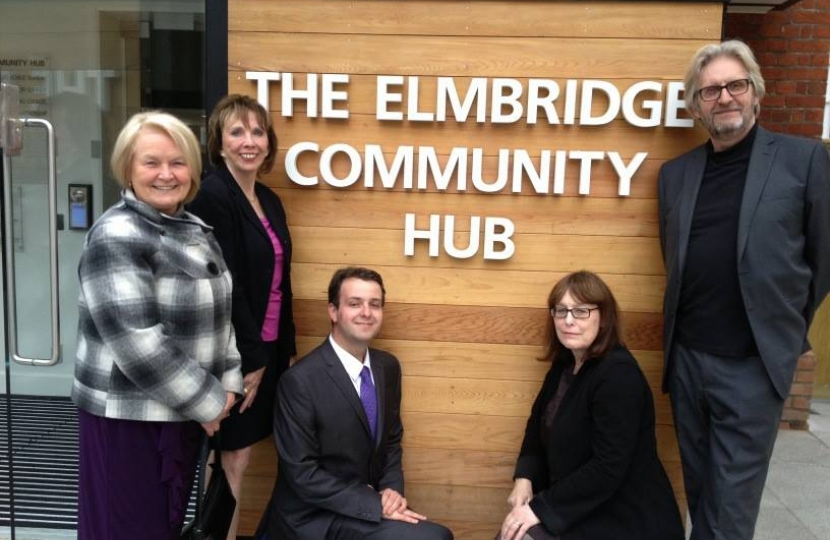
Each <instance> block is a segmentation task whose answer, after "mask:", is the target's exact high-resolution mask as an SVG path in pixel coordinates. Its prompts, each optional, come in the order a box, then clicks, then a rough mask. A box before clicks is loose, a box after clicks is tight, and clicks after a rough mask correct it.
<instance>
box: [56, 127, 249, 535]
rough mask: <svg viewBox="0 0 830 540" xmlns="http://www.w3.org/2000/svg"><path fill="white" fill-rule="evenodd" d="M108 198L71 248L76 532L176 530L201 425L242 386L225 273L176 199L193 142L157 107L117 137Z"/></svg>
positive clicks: (193, 174) (192, 163) (206, 234)
mask: <svg viewBox="0 0 830 540" xmlns="http://www.w3.org/2000/svg"><path fill="white" fill-rule="evenodd" d="M112 168H113V172H114V174H115V176H116V178H117V179H118V180H119V182H120V183H121V184H122V186H123V187H124V191H123V192H122V196H121V200H120V202H118V203H116V204H115V205H114V206H113V207H112V208H110V209H109V210H107V211H106V212H105V213H104V214H103V215H102V216H101V217H100V219H99V220H98V221H97V222H96V223H95V224H94V225H93V227H92V229H91V230H90V231H89V233H88V234H87V238H86V244H85V246H84V251H83V253H82V255H81V261H80V264H79V269H78V274H79V278H80V289H81V293H80V300H79V303H80V315H79V336H78V351H77V359H76V365H75V380H74V383H73V388H72V398H73V400H74V402H75V403H76V404H77V406H78V408H79V425H80V436H79V438H80V471H79V510H78V539H79V540H91V539H95V540H100V539H104V538H106V539H109V540H114V539H148V538H152V539H154V540H176V539H178V538H179V532H180V530H181V527H182V522H183V521H184V510H185V507H186V504H187V498H188V495H189V492H190V487H191V486H192V483H193V476H194V472H195V468H196V461H197V458H198V450H199V442H200V440H201V438H202V434H203V433H205V432H206V433H207V434H208V435H212V434H213V433H214V432H215V431H216V430H217V429H218V428H219V422H220V421H221V420H222V419H223V418H224V417H225V416H227V412H228V410H230V408H231V406H232V405H233V403H234V402H235V401H236V399H237V398H238V397H239V395H240V394H241V393H242V374H241V371H240V357H239V352H238V351H237V349H236V342H235V338H234V332H233V328H232V326H231V277H230V274H229V272H228V270H227V267H226V266H225V263H224V262H223V259H222V253H221V250H220V249H219V246H218V244H217V243H216V240H215V239H214V238H213V235H212V234H211V233H210V227H208V226H207V225H205V224H204V222H202V221H201V220H200V219H199V218H197V217H195V216H193V215H192V214H189V213H188V212H186V211H184V209H183V205H184V203H185V202H188V201H190V200H191V199H192V198H193V197H194V196H195V194H196V191H197V190H198V187H199V177H200V173H201V158H200V153H199V145H198V142H197V141H196V139H195V137H194V135H193V133H192V132H191V131H190V129H189V128H188V127H187V126H186V125H184V124H183V123H182V122H181V121H179V120H178V119H176V118H175V117H173V116H170V115H169V114H165V113H159V112H150V113H140V114H137V115H135V116H134V117H132V118H131V119H130V120H129V122H128V123H127V125H126V126H125V127H124V129H123V130H122V131H121V133H120V134H119V136H118V139H117V141H116V144H115V147H114V150H113V157H112Z"/></svg>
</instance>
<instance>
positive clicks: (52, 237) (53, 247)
mask: <svg viewBox="0 0 830 540" xmlns="http://www.w3.org/2000/svg"><path fill="white" fill-rule="evenodd" d="M20 122H21V123H22V124H23V125H24V126H40V127H44V128H46V137H47V146H48V155H47V161H48V174H49V179H48V183H47V194H48V198H49V282H50V289H51V291H50V298H49V313H50V320H51V323H52V352H51V355H50V356H49V357H48V358H37V357H27V356H23V355H21V354H19V351H18V348H17V346H18V343H17V327H18V321H17V295H16V293H15V264H14V238H13V235H12V234H11V231H12V222H13V216H12V205H11V199H12V197H11V196H12V193H11V191H12V190H11V165H10V161H11V158H9V157H8V155H6V154H4V156H3V177H4V178H5V179H6V182H5V183H4V184H5V185H4V186H3V190H4V193H3V199H4V205H5V214H6V223H5V227H6V232H7V234H6V235H5V236H6V245H5V249H6V264H7V265H8V267H7V268H6V300H7V303H6V305H7V309H8V313H7V316H8V320H9V335H8V336H6V339H7V341H8V345H9V352H10V354H11V357H12V359H13V360H14V361H15V362H17V363H18V364H24V365H28V366H54V365H55V364H57V363H58V361H59V360H60V305H59V300H58V223H57V219H58V179H57V173H56V167H55V129H54V128H53V127H52V124H50V123H49V121H47V120H43V119H41V118H22V119H20Z"/></svg>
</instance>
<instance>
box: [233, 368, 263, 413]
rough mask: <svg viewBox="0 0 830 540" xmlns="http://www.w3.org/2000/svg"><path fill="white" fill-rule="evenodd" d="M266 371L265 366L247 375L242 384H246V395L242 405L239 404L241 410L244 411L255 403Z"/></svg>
mask: <svg viewBox="0 0 830 540" xmlns="http://www.w3.org/2000/svg"><path fill="white" fill-rule="evenodd" d="M264 373H265V368H264V367H261V368H259V369H258V370H256V371H252V372H250V373H248V374H247V375H245V378H244V379H243V382H242V384H243V385H244V388H243V390H244V392H245V397H244V399H243V400H242V405H240V406H239V412H240V413H244V412H245V409H247V408H248V407H250V406H251V405H253V403H254V399H255V398H256V393H257V390H258V389H259V383H260V382H262V375H263V374H264Z"/></svg>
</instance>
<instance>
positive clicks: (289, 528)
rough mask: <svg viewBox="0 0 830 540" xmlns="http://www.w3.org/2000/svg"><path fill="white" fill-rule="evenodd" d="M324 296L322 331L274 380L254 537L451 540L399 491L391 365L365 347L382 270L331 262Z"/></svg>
mask: <svg viewBox="0 0 830 540" xmlns="http://www.w3.org/2000/svg"><path fill="white" fill-rule="evenodd" d="M328 300H329V305H328V312H329V318H330V319H331V324H332V331H331V335H330V336H329V337H328V338H326V340H325V341H324V342H323V343H322V344H321V345H320V346H319V347H317V348H316V349H314V350H313V351H311V352H310V353H309V354H308V355H306V356H305V357H304V358H302V359H301V360H300V361H299V362H298V363H297V364H296V365H295V366H294V367H292V368H291V369H289V370H288V371H287V372H286V373H285V374H284V375H283V376H282V378H281V379H280V382H279V386H278V389H277V404H276V409H275V414H274V435H275V437H276V441H277V450H278V454H279V473H278V476H277V482H276V485H275V486H274V492H273V494H272V497H271V502H270V503H269V508H268V510H267V511H266V515H265V517H264V519H263V522H262V524H261V525H260V532H259V533H258V534H257V538H259V539H267V540H345V539H355V540H356V539H377V540H386V539H388V540H451V539H452V533H451V532H450V531H449V529H447V528H446V527H443V526H441V525H438V524H436V523H433V522H430V521H426V517H424V516H422V515H420V514H418V513H417V512H415V511H414V510H412V509H411V508H410V507H409V505H408V503H407V500H406V498H405V497H404V479H403V470H402V468H401V455H402V449H401V438H402V436H403V426H402V425H401V417H400V405H401V368H400V364H399V363H398V360H397V359H396V358H395V357H394V356H392V355H391V354H389V353H386V352H384V351H381V350H377V349H370V348H369V343H370V342H371V341H372V339H373V338H374V337H375V336H376V335H377V333H378V332H379V331H380V327H381V323H382V322H383V304H384V300H385V290H384V288H383V280H382V279H381V277H380V275H379V274H378V273H377V272H374V271H372V270H369V269H366V268H354V267H352V268H344V269H341V270H338V271H337V272H335V274H334V276H333V277H332V280H331V283H330V284H329V289H328Z"/></svg>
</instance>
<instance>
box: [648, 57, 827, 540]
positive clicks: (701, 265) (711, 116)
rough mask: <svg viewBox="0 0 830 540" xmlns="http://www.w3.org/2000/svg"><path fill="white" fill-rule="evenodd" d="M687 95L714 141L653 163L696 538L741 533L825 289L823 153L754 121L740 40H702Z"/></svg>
mask: <svg viewBox="0 0 830 540" xmlns="http://www.w3.org/2000/svg"><path fill="white" fill-rule="evenodd" d="M685 86H686V95H685V100H686V106H687V108H688V110H689V111H690V112H691V114H692V115H693V116H694V117H695V118H696V119H697V120H698V121H700V123H701V124H702V125H703V126H704V127H705V128H706V130H707V131H708V132H709V135H710V140H709V141H708V142H707V143H706V144H704V145H702V146H700V147H698V148H695V149H694V150H692V151H690V152H688V153H686V154H684V155H682V156H680V157H678V158H676V159H674V160H672V161H669V162H667V163H666V164H665V165H663V167H662V169H661V171H660V180H659V192H660V193H659V202H660V241H661V244H662V248H663V257H664V261H665V265H666V272H667V281H666V293H665V299H664V316H665V327H664V351H665V365H664V378H663V389H664V391H666V390H667V391H668V392H669V393H670V397H671V402H672V408H673V412H674V421H675V426H676V430H677V436H678V441H679V443H680V455H681V459H682V464H683V475H684V481H685V487H686V496H687V500H688V504H689V513H690V517H691V521H692V536H691V538H692V539H693V540H703V539H730V540H732V539H742V540H751V539H752V536H753V533H754V530H755V521H756V519H757V517H758V508H759V506H760V501H761V493H762V491H763V488H764V481H765V479H766V475H767V469H768V466H769V459H770V456H771V454H772V447H773V444H774V442H775V437H776V434H777V432H778V425H779V422H780V419H781V414H782V411H783V406H784V399H785V398H786V397H787V395H788V392H789V388H790V384H791V382H792V378H793V374H794V372H795V369H796V364H797V361H798V357H799V356H800V355H801V354H802V352H804V351H805V350H807V347H808V344H807V339H806V338H807V330H808V328H809V325H810V321H811V320H812V318H813V314H814V313H815V310H816V309H817V308H818V306H819V304H821V301H822V299H823V298H824V297H825V296H826V295H827V292H828V289H830V157H828V152H827V149H826V148H824V147H823V146H822V145H821V144H820V142H818V141H811V140H807V139H802V138H796V137H790V136H786V135H780V134H775V133H771V132H769V131H766V130H765V129H763V128H762V127H760V126H758V124H757V123H756V117H757V114H758V111H759V109H760V101H761V99H762V98H763V96H764V79H763V78H762V77H761V74H760V69H759V67H758V63H757V62H756V60H755V58H754V55H753V54H752V51H751V50H750V49H749V47H747V46H746V45H745V44H744V43H741V42H739V41H726V42H723V43H720V44H713V45H708V46H705V47H703V48H702V49H700V50H699V51H698V52H697V54H696V55H695V56H694V58H693V59H692V63H691V66H690V68H689V71H688V72H687V75H686V79H685Z"/></svg>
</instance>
